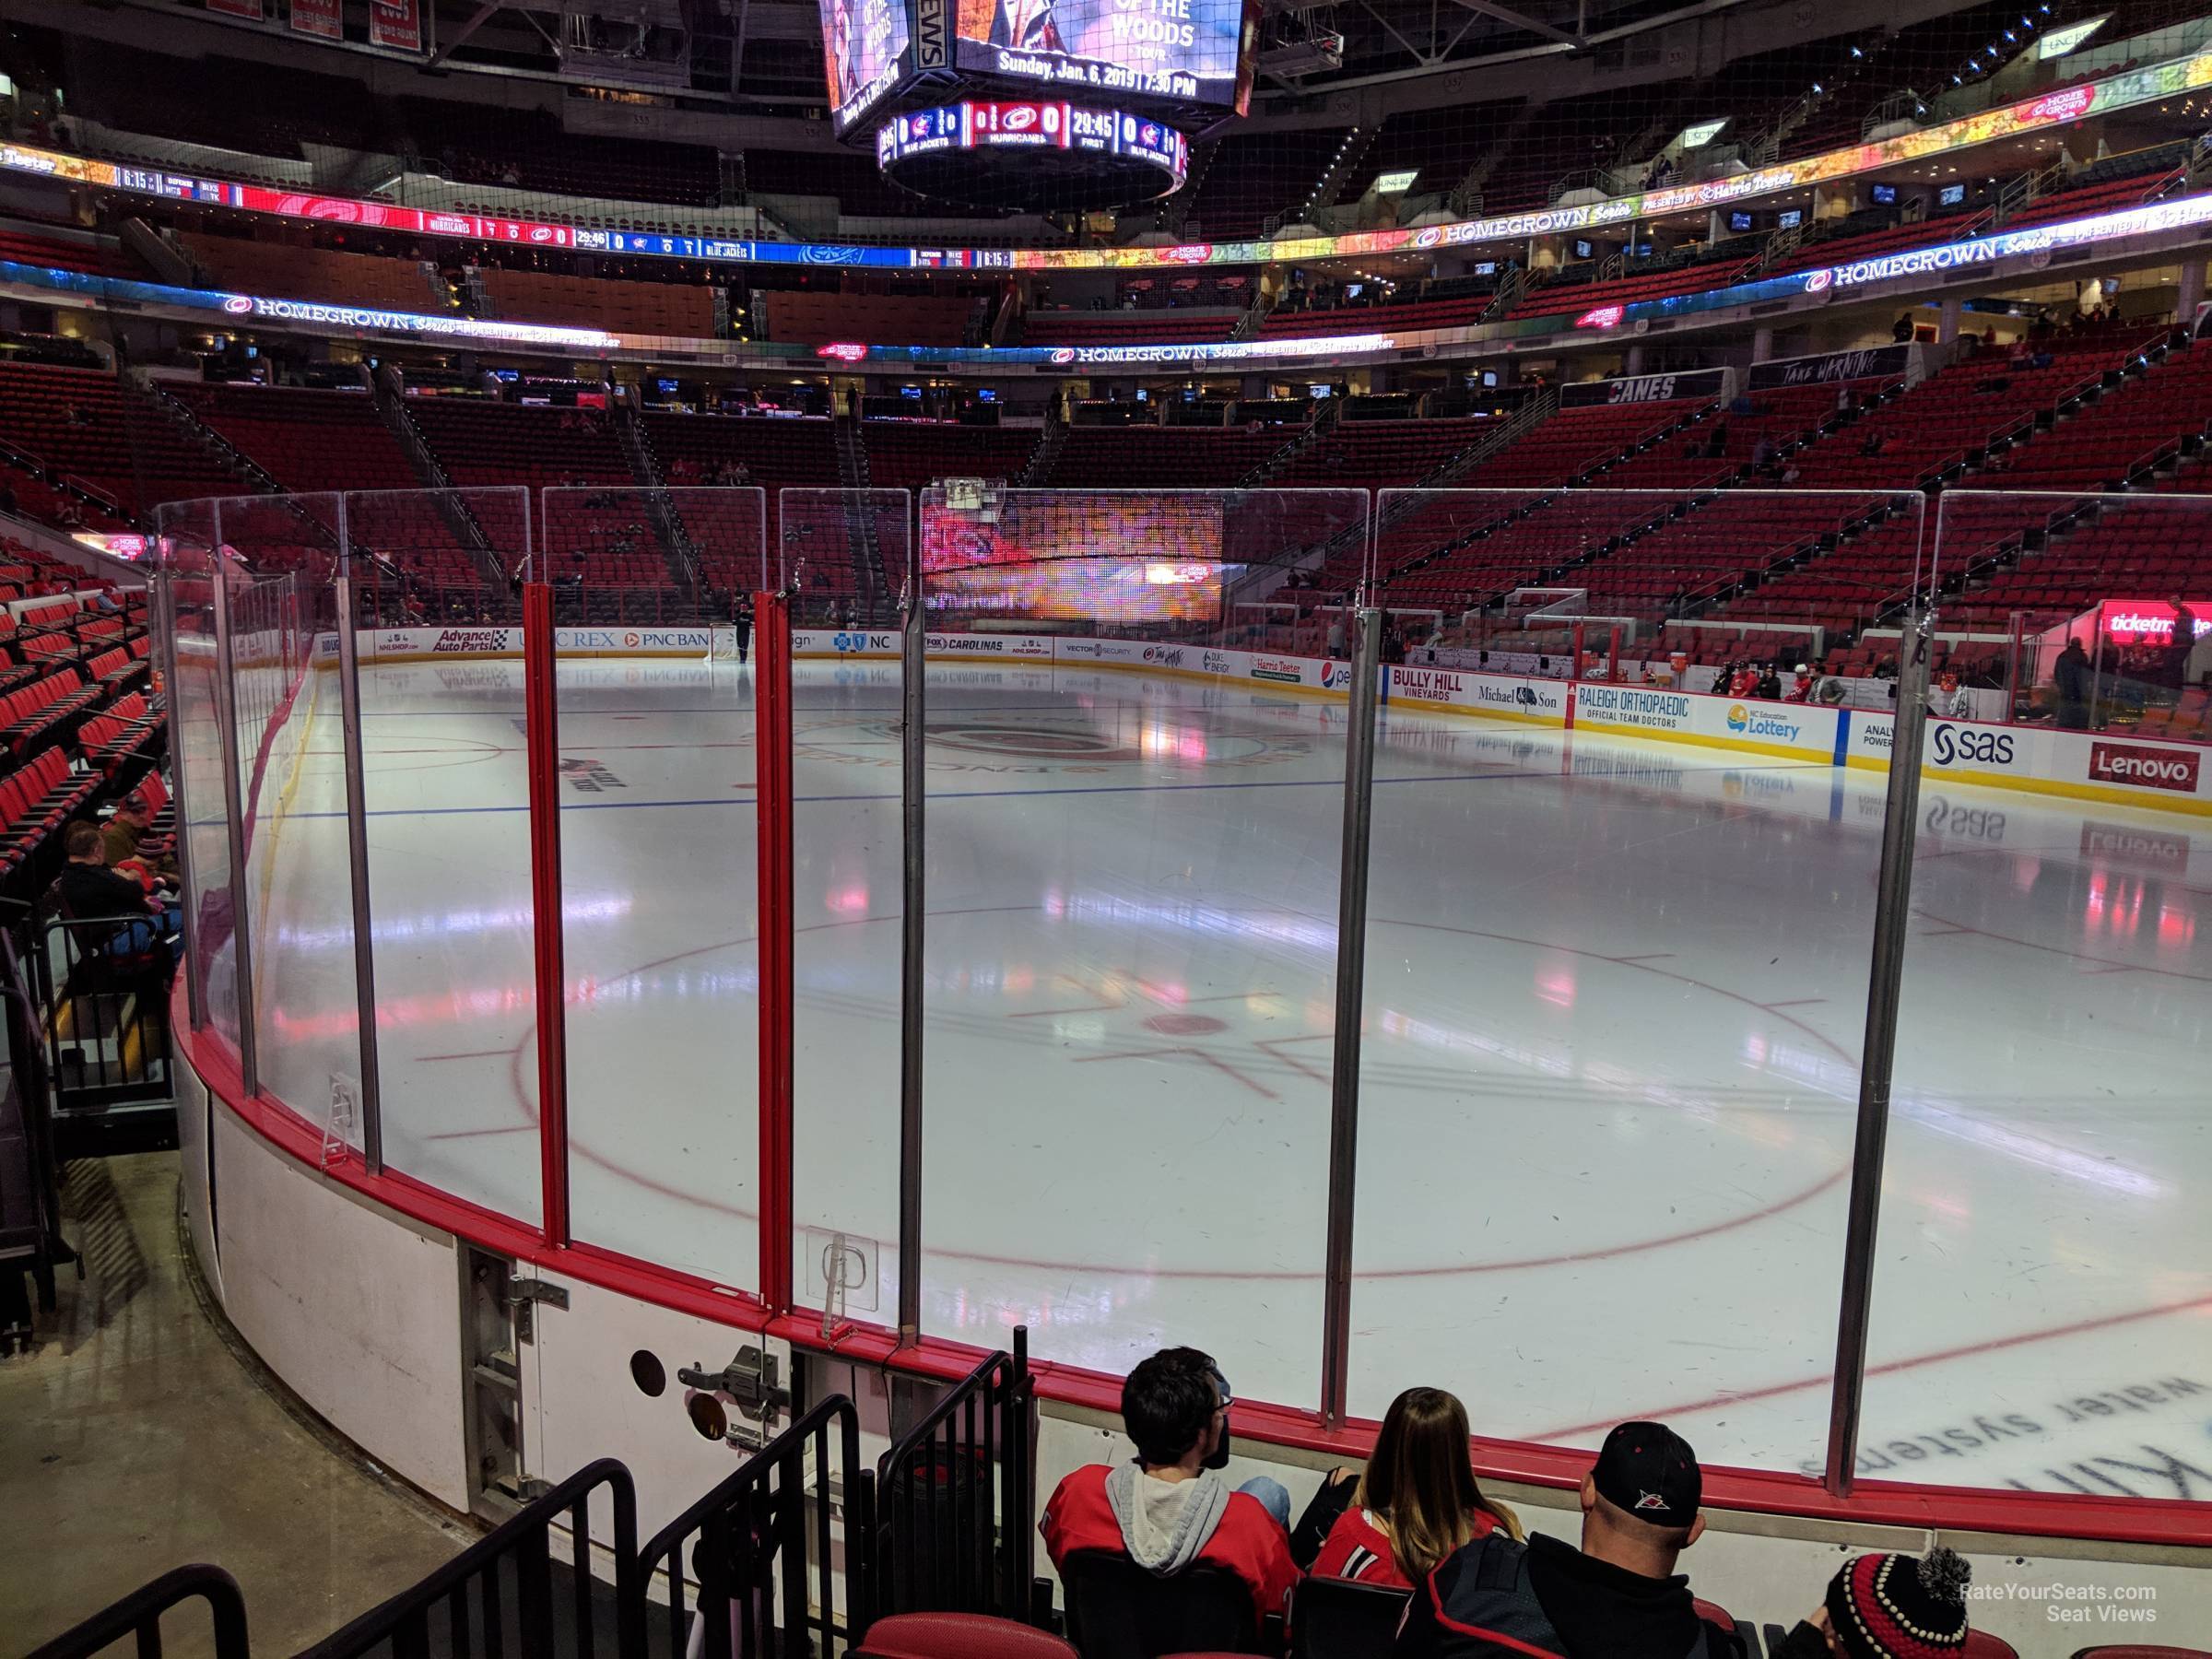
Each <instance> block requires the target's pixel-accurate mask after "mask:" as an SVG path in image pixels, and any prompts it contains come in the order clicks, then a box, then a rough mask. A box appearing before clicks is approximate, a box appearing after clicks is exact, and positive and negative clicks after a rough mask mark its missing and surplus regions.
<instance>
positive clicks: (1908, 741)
mask: <svg viewBox="0 0 2212 1659" xmlns="http://www.w3.org/2000/svg"><path fill="white" fill-rule="evenodd" d="M1898 643H1899V646H1900V661H1899V664H1898V674H1897V713H1896V716H1895V724H1894V727H1893V729H1892V733H1891V736H1890V742H1889V793H1888V809H1887V815H1886V816H1885V818H1883V821H1882V863H1881V873H1880V877H1879V878H1878V880H1877V883H1876V887H1875V900H1874V962H1873V968H1872V971H1871V972H1870V974H1869V976H1868V980H1867V987H1866V1037H1865V1042H1864V1044H1863V1045H1862V1047H1861V1051H1860V1058H1859V1113H1858V1132H1857V1135H1856V1138H1855V1140H1854V1143H1853V1147H1852V1157H1851V1198H1850V1206H1849V1210H1848V1219H1847V1223H1846V1227H1845V1231H1844V1238H1843V1289H1842V1300H1841V1310H1840V1312H1839V1315H1838V1319H1837V1329H1836V1370H1835V1379H1834V1383H1833V1393H1832V1394H1831V1396H1830V1403H1829V1414H1828V1460H1827V1469H1826V1474H1825V1476H1824V1480H1823V1484H1825V1485H1826V1487H1827V1488H1828V1490H1829V1491H1830V1493H1832V1494H1833V1495H1834V1496H1836V1497H1838V1498H1843V1497H1848V1496H1849V1495H1850V1493H1851V1488H1852V1480H1853V1471H1854V1468H1855V1465H1856V1462H1857V1457H1858V1443H1859V1411H1860V1407H1861V1406H1862V1404H1863V1400H1864V1395H1865V1386H1866V1334H1867V1330H1868V1327H1869V1325H1870V1324H1872V1320H1873V1312H1874V1267H1875V1240H1876V1235H1877V1232H1878V1230H1879V1223H1880V1218H1881V1205H1882V1161H1883V1158H1884V1156H1885V1153H1886V1150H1887V1147H1888V1138H1889V1096H1890V1085H1891V1082H1892V1078H1893V1075H1894V1072H1895V1069H1896V1059H1897V1014H1898V1006H1899V1001H1900V994H1901V992H1902V990H1903V985H1904V966H1905V928H1906V924H1908V923H1909V922H1910V920H1911V918H1912V845H1913V840H1914V831H1915V830H1916V829H1917V828H1918V825H1917V823H1916V818H1917V815H1918V813H1919V811H1920V755H1921V735H1922V733H1923V732H1924V729H1925V728H1926V725H1927V712H1928V667H1929V659H1930V657H1931V656H1933V654H1934V652H1935V610H1934V607H1933V606H1931V605H1928V604H1925V603H1924V604H1923V605H1921V606H1917V607H1915V610H1914V612H1913V614H1912V616H1910V617H1909V618H1907V619H1906V622H1905V626H1904V629H1903V631H1902V633H1901V635H1900V638H1899V641H1898Z"/></svg>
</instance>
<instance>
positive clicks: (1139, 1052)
mask: <svg viewBox="0 0 2212 1659" xmlns="http://www.w3.org/2000/svg"><path fill="white" fill-rule="evenodd" d="M1169 1054H1188V1055H1190V1056H1191V1057H1192V1058H1193V1059H1194V1060H1202V1061H1204V1062H1205V1063H1206V1065H1210V1066H1212V1067H1213V1068H1214V1069H1215V1070H1216V1071H1218V1072H1224V1073H1226V1074H1228V1075H1229V1076H1230V1077H1234V1078H1235V1079H1236V1080H1237V1081H1238V1082H1240V1083H1241V1084H1243V1085H1244V1087H1245V1088H1249V1089H1251V1090H1252V1092H1253V1094H1256V1095H1258V1096H1259V1097H1260V1098H1261V1099H1262V1100H1280V1099H1281V1098H1282V1097H1281V1096H1279V1095H1277V1093H1276V1092H1275V1091H1274V1090H1273V1089H1269V1088H1262V1087H1261V1086H1260V1085H1259V1084H1257V1083H1254V1082H1253V1080H1252V1079H1251V1078H1250V1077H1246V1076H1245V1075H1244V1074H1243V1073H1242V1072H1241V1071H1239V1070H1238V1069H1237V1068H1236V1067H1235V1066H1233V1065H1230V1063H1229V1062H1228V1061H1226V1060H1222V1059H1218V1058H1216V1057H1215V1056H1214V1055H1212V1054H1209V1053H1206V1051H1205V1050H1204V1049H1201V1048H1165V1049H1131V1050H1130V1051H1129V1052H1128V1053H1124V1054H1077V1056H1076V1058H1075V1061H1074V1064H1075V1065H1089V1064H1090V1063H1091V1062H1092V1061H1094V1060H1158V1059H1161V1058H1164V1057H1165V1056H1167V1055H1169ZM932 1254H935V1255H950V1254H952V1252H950V1251H933V1252H932ZM971 1259H980V1258H971ZM1152 1277H1164V1276H1160V1275H1154V1276H1152ZM1234 1277H1241V1275H1240V1276H1234ZM1299 1277H1301V1278H1317V1277H1320V1276H1319V1275H1318V1274H1300V1276H1299Z"/></svg>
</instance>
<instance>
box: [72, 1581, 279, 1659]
mask: <svg viewBox="0 0 2212 1659" xmlns="http://www.w3.org/2000/svg"><path fill="white" fill-rule="evenodd" d="M195 1596H196V1597H197V1598H199V1599H200V1600H202V1601H204V1602H206V1604H207V1612H208V1617H209V1618H211V1619H212V1620H213V1622H214V1626H215V1659H247V1649H246V1601H245V1597H244V1596H242V1595H241V1594H239V1590H238V1581H237V1580H236V1579H234V1578H232V1577H231V1576H230V1575H229V1573H227V1572H225V1571H223V1570H222V1569H221V1568H220V1567H208V1566H206V1565H200V1566H193V1567H179V1568H175V1569H173V1570H172V1571H168V1572H165V1573H163V1574H162V1575H161V1576H160V1577H159V1578H158V1579H155V1580H153V1581H152V1582H151V1583H145V1584H141V1585H139V1586H138V1588H137V1589H135V1590H134V1591H132V1592H131V1593H130V1594H128V1595H126V1596H124V1598H123V1599H122V1600H121V1601H119V1602H117V1603H115V1604H114V1605H113V1606H109V1607H103V1608H101V1609H100V1611H99V1612H97V1613H95V1614H93V1615H92V1617H91V1618H88V1619H86V1620H85V1621H84V1622H83V1623H81V1624H78V1625H75V1626H73V1627H71V1628H70V1629H69V1630H64V1631H63V1632H62V1633H61V1634H60V1635H59V1636H56V1637H55V1638H54V1639H53V1641H49V1642H47V1643H46V1644H45V1645H44V1646H43V1647H38V1648H33V1649H32V1650H31V1653H30V1659H91V1655H93V1654H95V1653H100V1651H102V1650H103V1649H105V1648H108V1647H111V1646H112V1645H114V1644H115V1643H117V1642H119V1641H123V1640H124V1638H125V1637H134V1636H135V1637H136V1638H137V1648H136V1652H137V1654H138V1659H161V1616H162V1615H163V1614H164V1613H167V1612H168V1611H170V1609H171V1608H172V1607H177V1606H182V1605H183V1604H184V1603H186V1602H188V1601H191V1600H193V1599H194V1597H195Z"/></svg>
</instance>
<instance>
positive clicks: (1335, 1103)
mask: <svg viewBox="0 0 2212 1659" xmlns="http://www.w3.org/2000/svg"><path fill="white" fill-rule="evenodd" d="M1353 626H1354V627H1355V628H1356V629H1357V630H1358V632H1357V634H1356V636H1355V641H1354V644H1353V648H1352V692H1351V703H1352V708H1351V724H1350V726H1349V727H1348V728H1347V731H1346V733H1345V746H1344V838H1343V846H1342V850H1341V853H1339V858H1338V875H1337V891H1336V1017H1335V1069H1334V1071H1333V1073H1332V1075H1331V1077H1330V1082H1329V1189H1328V1190H1329V1212H1328V1233H1327V1246H1326V1256H1325V1267H1324V1302H1323V1306H1322V1333H1321V1415H1322V1420H1323V1421H1324V1423H1326V1424H1327V1425H1329V1426H1330V1427H1331V1428H1334V1427H1335V1426H1336V1425H1338V1424H1340V1423H1342V1422H1343V1421H1344V1418H1345V1399H1346V1394H1347V1389H1348V1388H1349V1386H1350V1383H1349V1377H1350V1369H1351V1327H1352V1222H1353V1214H1352V1200H1353V1194H1354V1192H1355V1190H1356V1188H1355V1186H1354V1182H1353V1176H1354V1172H1355V1162H1356V1158H1357V1154H1358V1152H1359V1018H1360V1010H1361V1006H1362V1004H1363V1003H1364V1001H1365V998H1366V992H1367V865H1368V843H1369V841H1370V838H1371V830H1372V829H1373V824H1374V804H1375V803H1374V794H1375V709H1376V704H1377V701H1378V696H1379V693H1380V690H1381V684H1380V682H1381V677H1382V612H1381V611H1380V610H1377V609H1374V608H1372V607H1371V606H1363V607H1362V608H1361V609H1360V610H1359V612H1358V613H1357V614H1356V616H1355V618H1354V622H1353Z"/></svg>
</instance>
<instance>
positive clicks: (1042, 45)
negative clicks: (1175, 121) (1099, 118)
mask: <svg viewBox="0 0 2212 1659" xmlns="http://www.w3.org/2000/svg"><path fill="white" fill-rule="evenodd" d="M920 3H921V4H922V5H923V6H925V7H926V6H932V5H935V4H941V3H943V0H920ZM952 4H955V5H957V6H958V7H959V17H958V31H957V36H956V38H957V40H958V41H959V46H958V53H957V57H958V61H957V64H956V65H955V66H956V67H957V68H959V69H960V70H963V71H965V72H968V73H971V74H975V75H987V76H994V77H1001V78H1005V79H1009V80H1021V81H1029V82H1032V83H1036V84H1038V85H1040V86H1049V87H1050V88H1052V89H1053V94H1054V95H1055V96H1069V95H1073V94H1075V93H1077V92H1087V91H1089V92H1118V93H1123V94H1126V95H1130V96H1135V97H1143V98H1163V99H1171V100H1174V101H1176V102H1178V103H1209V104H1227V105H1230V107H1232V108H1234V109H1235V110H1236V112H1238V113H1239V114H1242V113H1244V112H1245V109H1246V107H1247V106H1248V105H1249V104H1250V102H1251V100H1252V70H1251V63H1252V53H1251V51H1250V50H1249V48H1250V46H1251V44H1252V39H1253V36H1254V35H1255V34H1256V31H1257V28H1258V23H1257V18H1258V6H1257V5H1256V3H1255V4H1253V5H1251V6H1247V4H1246V0H952Z"/></svg>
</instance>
